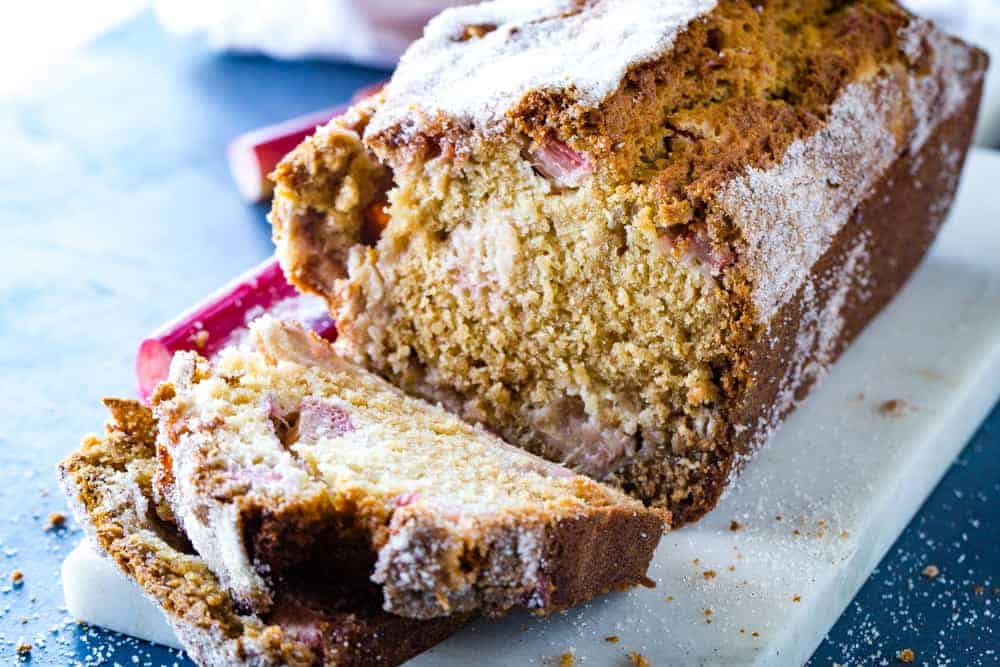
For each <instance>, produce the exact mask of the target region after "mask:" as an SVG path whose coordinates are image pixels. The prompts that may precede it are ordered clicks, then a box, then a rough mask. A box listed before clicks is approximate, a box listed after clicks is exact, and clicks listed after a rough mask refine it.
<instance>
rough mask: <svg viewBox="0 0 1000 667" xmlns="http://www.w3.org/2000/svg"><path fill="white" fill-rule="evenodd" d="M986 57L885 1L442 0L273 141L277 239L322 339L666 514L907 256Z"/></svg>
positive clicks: (915, 251) (934, 200) (956, 160)
mask: <svg viewBox="0 0 1000 667" xmlns="http://www.w3.org/2000/svg"><path fill="white" fill-rule="evenodd" d="M986 63H987V58H986V55H985V54H984V53H983V52H981V51H979V50H977V49H975V48H973V47H970V46H968V45H966V44H964V43H962V42H960V41H958V40H955V39H952V38H950V37H947V36H946V35H944V34H942V33H941V32H940V31H938V30H937V29H935V28H934V27H933V26H932V25H930V24H929V23H927V22H925V21H922V20H920V19H917V18H914V17H912V16H911V15H909V14H908V13H907V12H906V11H904V10H903V9H902V8H900V7H899V6H898V4H897V3H895V2H891V1H889V0H845V1H838V2H829V1H828V0H795V1H779V2H767V3H753V2H745V1H743V0H718V1H714V0H679V1H676V2H662V1H660V0H601V1H599V2H598V1H596V0H580V1H569V0H544V1H541V2H535V3H522V2H517V3H504V2H488V3H484V4H481V5H475V6H470V7H463V8H460V9H455V10H452V11H448V12H445V13H443V14H442V15H441V16H440V17H438V18H437V19H435V20H433V21H432V22H431V23H430V24H429V26H428V27H427V30H426V32H425V35H424V37H423V39H421V40H420V41H418V42H417V43H416V44H414V45H413V46H412V47H411V48H410V49H409V51H408V52H407V54H406V55H405V56H404V57H403V59H402V61H401V63H400V65H399V68H398V69H397V70H396V73H395V74H394V76H393V78H392V81H391V82H390V83H389V84H388V86H387V87H386V88H385V89H384V92H383V94H382V95H381V96H380V97H376V98H373V99H371V100H367V101H365V102H363V103H361V105H359V106H358V107H356V108H355V109H354V111H352V112H351V113H350V114H349V115H348V116H347V117H345V118H344V119H339V120H336V121H334V122H332V123H331V124H330V125H329V126H328V127H326V128H323V129H320V130H319V131H318V132H317V133H316V135H315V136H314V137H312V138H311V139H308V140H306V141H305V142H304V143H303V144H302V145H301V146H300V147H299V148H298V149H297V150H296V151H294V152H293V153H292V154H291V155H290V156H288V157H287V158H286V160H285V161H284V162H283V163H282V164H281V165H280V166H279V167H278V169H277V171H276V173H275V178H276V182H277V185H276V197H275V201H274V207H273V210H272V213H271V220H272V223H273V225H274V238H275V241H276V243H277V245H278V255H279V258H280V260H281V262H282V266H283V267H284V269H285V271H286V274H287V275H288V277H289V278H290V280H292V281H293V282H295V284H296V285H297V286H298V287H299V288H301V289H303V290H305V291H309V292H313V293H316V294H319V295H321V296H323V297H325V298H326V299H327V301H328V303H329V304H330V308H331V311H332V314H333V317H334V319H335V320H336V321H337V326H338V330H339V338H338V340H337V343H336V345H337V348H338V351H339V352H340V353H341V354H342V355H343V356H345V357H346V358H349V359H351V360H353V361H355V362H357V363H359V364H362V365H364V366H365V367H367V368H369V369H371V370H373V371H374V372H377V373H379V374H380V375H382V376H383V377H386V378H388V379H390V380H391V381H392V382H393V383H394V384H396V385H398V386H400V387H402V388H403V389H405V390H406V391H407V392H410V393H413V394H417V395H421V396H423V397H425V398H427V399H429V400H432V401H440V402H441V403H443V404H444V405H446V406H447V407H448V408H449V409H451V410H453V411H455V412H456V413H458V414H460V415H461V416H463V417H464V418H466V419H468V420H472V421H475V422H478V423H481V424H484V425H485V426H486V427H487V428H489V429H491V430H492V431H495V432H496V433H498V434H500V435H501V437H503V438H504V439H505V440H507V441H508V442H510V443H512V444H515V445H518V446H521V447H523V448H525V449H527V450H529V451H532V452H534V453H537V454H540V455H542V456H544V457H546V458H548V459H550V460H553V461H557V462H561V463H564V464H565V465H567V466H568V467H570V468H572V469H573V470H575V471H577V472H581V473H585V474H587V475H590V476H592V477H593V478H595V479H598V480H602V481H607V482H610V483H613V484H616V485H618V486H619V487H620V488H622V489H624V490H625V491H627V492H628V493H630V494H632V495H633V496H635V497H637V498H640V499H642V500H643V501H645V502H647V503H650V504H652V505H655V506H659V507H665V508H667V509H669V510H670V511H671V512H672V513H673V516H674V522H675V525H679V524H680V523H683V522H686V521H691V520H694V519H697V518H698V517H700V516H701V515H703V514H704V513H705V512H706V511H708V510H709V509H711V508H712V507H713V506H714V505H715V503H716V502H717V500H718V498H719V496H720V494H721V493H722V492H723V490H724V489H725V488H726V487H727V485H728V484H729V483H730V482H731V481H732V479H733V477H734V473H735V472H736V471H737V469H738V468H739V466H740V464H741V463H742V462H743V461H745V460H746V459H747V458H748V457H749V456H750V455H751V454H752V453H753V452H754V451H756V449H757V448H759V446H760V445H762V444H763V443H764V442H765V441H766V440H767V439H768V437H769V435H770V433H771V432H772V431H773V430H774V429H775V428H776V427H777V425H778V424H779V423H780V421H781V419H782V418H783V417H784V415H785V414H787V413H788V412H789V411H790V410H791V409H792V408H793V407H794V405H795V404H796V403H797V402H798V401H800V400H802V399H803V398H804V397H805V395H806V393H807V392H808V390H809V388H810V387H811V386H812V385H813V383H814V382H815V381H816V380H817V379H818V378H819V377H821V376H822V375H823V373H824V371H825V369H826V368H827V367H829V365H830V364H831V363H832V362H833V361H834V360H835V359H836V358H837V356H838V355H839V354H840V352H841V351H842V350H843V349H844V347H845V346H846V345H847V344H848V343H849V342H850V341H851V340H852V338H853V337H854V336H856V335H857V333H858V332H859V331H860V330H861V329H862V328H863V327H864V325H865V323H866V322H867V321H868V320H869V319H870V318H872V317H873V316H874V315H875V314H876V313H878V312H879V310H880V309H881V308H882V307H883V306H884V305H885V304H886V303H887V302H888V301H889V299H890V298H891V297H892V296H893V295H894V294H895V292H896V291H897V290H898V289H899V288H900V287H901V286H902V284H903V283H904V282H905V280H906V278H907V277H908V276H909V275H910V273H911V271H912V270H913V269H914V268H915V267H916V265H917V264H918V262H919V261H920V259H921V257H922V256H923V254H924V252H925V251H926V249H927V247H928V245H929V244H930V242H931V240H932V239H933V238H934V235H935V233H936V232H937V229H938V228H939V226H940V224H941V223H942V221H943V220H944V216H945V214H946V213H947V211H948V208H949V206H950V203H951V201H952V197H953V195H954V193H955V189H956V186H957V183H958V176H959V174H960V172H961V167H962V163H963V160H964V157H965V153H966V149H967V147H968V144H969V139H970V133H971V130H972V127H973V125H974V123H975V116H976V109H977V106H978V100H979V94H980V88H981V83H982V74H983V71H984V69H985V67H986ZM386 184H390V185H389V186H387V185H386ZM372 220H375V221H381V222H380V225H379V226H381V225H382V224H385V222H386V220H387V221H388V222H387V226H385V228H384V230H383V231H381V233H380V234H377V235H374V236H373V235H372V233H371V230H372V229H373V228H374V226H373V225H372V224H371V221H372ZM366 230H368V231H366Z"/></svg>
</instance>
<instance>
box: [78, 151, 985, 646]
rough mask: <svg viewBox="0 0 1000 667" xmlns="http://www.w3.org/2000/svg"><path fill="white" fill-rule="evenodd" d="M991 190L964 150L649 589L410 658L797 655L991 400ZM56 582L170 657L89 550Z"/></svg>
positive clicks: (979, 158) (509, 624)
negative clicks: (860, 311)
mask: <svg viewBox="0 0 1000 667" xmlns="http://www.w3.org/2000/svg"><path fill="white" fill-rule="evenodd" d="M998 186H1000V153H993V152H990V151H985V150H977V151H976V152H975V153H974V154H973V155H972V156H971V158H970V163H969V165H968V167H967V170H966V175H965V180H964V182H963V185H962V189H961V192H960V195H959V202H958V204H957V206H956V208H955V210H954V211H953V213H952V216H951V220H950V221H949V222H948V224H947V225H946V226H945V228H944V230H943V231H942V233H941V236H940V238H939V239H938V241H937V242H936V243H935V245H934V247H933V250H932V252H931V254H930V256H929V258H928V259H927V261H925V262H924V264H923V265H922V266H921V267H920V269H919V270H918V272H917V273H916V275H915V276H914V278H913V279H912V280H911V281H910V283H909V284H908V285H907V286H906V288H905V289H904V290H903V291H902V292H901V293H900V295H899V296H898V297H897V298H896V300H895V301H894V302H893V303H892V304H891V305H890V306H889V307H888V308H887V309H886V310H885V311H884V312H883V313H882V314H881V315H880V316H879V317H878V318H877V319H876V320H875V321H874V322H873V323H872V324H871V325H870V326H869V327H868V329H867V330H866V331H865V332H864V333H863V334H862V335H861V336H860V337H859V339H858V340H857V341H856V342H855V343H854V344H853V345H852V346H851V347H850V349H848V350H847V352H846V353H845V354H844V356H843V358H842V359H841V360H840V361H839V362H838V363H837V364H836V365H835V367H834V368H833V369H832V371H831V372H830V374H829V375H828V376H827V378H826V379H825V380H824V381H823V382H822V384H821V385H820V386H819V387H818V388H817V389H816V390H815V391H814V392H813V393H812V395H811V396H810V397H809V398H808V400H807V401H806V402H805V403H804V404H803V405H802V406H801V407H800V408H799V409H798V410H797V411H796V412H795V413H794V414H793V415H792V416H791V417H790V418H789V419H788V420H787V421H786V422H785V424H784V425H783V426H782V427H781V429H780V430H779V431H778V432H777V434H776V435H775V437H774V438H773V440H772V441H771V443H770V444H769V446H768V447H766V448H765V449H764V450H763V451H762V452H761V453H760V455H758V456H757V457H756V458H755V459H754V460H753V461H752V462H751V463H750V464H749V465H748V466H747V468H746V470H745V472H744V474H743V476H742V477H741V478H740V480H739V482H738V483H737V485H736V487H735V488H734V489H733V491H732V492H731V493H729V494H728V495H727V496H726V497H725V498H724V499H723V500H722V502H721V503H720V504H719V506H718V507H717V508H716V510H715V511H714V512H713V513H712V514H711V515H710V516H709V517H707V518H706V519H705V520H703V521H701V522H700V523H698V524H697V525H694V526H688V527H686V528H684V529H681V530H678V531H676V532H673V533H671V534H669V535H667V536H666V537H665V538H664V539H663V542H662V543H661V545H660V547H659V549H658V551H657V553H656V557H655V559H654V561H653V564H652V567H651V569H650V577H651V578H652V579H653V580H654V581H656V582H657V586H656V588H653V589H638V590H635V591H631V592H629V593H625V594H617V595H608V596H605V597H603V598H601V599H599V600H597V601H595V602H593V603H591V604H588V605H585V606H584V607H582V608H579V609H575V610H572V611H570V612H568V613H565V614H558V615H555V616H553V617H550V618H547V619H538V618H535V617H532V616H529V615H527V614H515V615H513V616H510V617H508V618H507V619H505V620H503V621H499V622H485V621H483V622H478V623H475V624H473V625H472V626H470V627H468V628H467V629H465V630H464V631H462V632H461V633H460V634H458V635H457V636H455V637H453V638H452V639H450V640H448V641H446V642H444V643H443V644H441V645H439V646H438V647H436V648H434V649H433V650H431V651H429V652H427V653H425V654H423V655H422V656H420V657H418V658H416V659H415V660H413V661H412V664H413V665H415V666H424V665H426V666H431V665H435V666H450V665H455V666H459V665H461V666H465V665H470V664H487V663H488V664H498V665H501V664H503V665H513V664H550V662H551V661H556V662H557V661H558V657H559V656H560V655H561V654H563V653H564V652H567V651H572V652H573V654H574V656H575V661H576V663H577V664H583V665H587V664H592V665H611V664H615V665H619V664H623V661H624V660H625V659H626V655H627V654H628V653H629V652H632V651H637V652H639V653H640V654H642V655H644V656H645V657H646V658H648V659H649V660H650V661H651V663H652V664H654V665H658V666H660V665H693V664H716V665H737V664H740V665H742V664H748V665H749V664H752V665H778V664H780V665H790V664H800V663H804V662H805V661H806V660H808V658H809V656H810V655H811V654H812V652H813V651H814V650H815V648H816V647H817V646H818V644H819V642H820V641H821V640H822V638H823V636H824V635H825V634H826V632H827V631H828V630H829V629H830V627H831V626H832V625H833V623H834V622H835V621H836V620H837V617H838V616H839V615H840V614H841V612H842V611H843V610H844V608H845V607H846V606H847V604H848V603H849V602H850V600H851V599H852V598H853V596H854V595H855V593H856V592H857V591H858V589H859V588H860V587H861V585H862V584H863V583H864V581H865V580H866V579H867V577H868V575H869V574H870V573H871V571H872V569H873V568H874V567H875V566H876V565H877V564H878V562H879V560H880V559H881V558H882V556H883V555H884V554H885V553H886V551H887V550H888V548H889V547H890V546H891V545H892V543H893V542H894V541H895V540H896V538H897V537H898V536H899V534H900V532H901V531H902V530H903V528H904V527H905V526H906V524H907V523H908V522H909V520H910V518H911V517H912V516H913V514H914V513H915V512H916V510H917V509H918V508H919V506H920V505H921V503H922V502H923V500H924V499H925V498H926V497H927V495H928V494H929V493H930V491H931V490H932V489H933V487H934V485H935V484H936V483H937V481H938V480H939V479H940V477H941V476H942V475H943V474H944V472H945V470H946V469H947V468H948V465H949V464H950V463H951V462H952V460H953V459H954V458H955V456H956V455H957V454H958V452H959V451H960V450H961V449H962V447H963V445H964V444H965V443H966V442H967V441H968V439H969V437H970V436H971V435H972V434H973V432H974V431H975V429H976V427H977V426H978V424H979V423H980V422H981V421H982V419H983V417H984V416H985V415H986V414H987V413H988V411H989V409H990V408H991V407H992V405H993V404H994V402H995V401H996V399H997V396H998V394H1000V196H998V194H997V188H998ZM888 401H892V402H894V403H886V402H888ZM778 517H780V519H779V518H778ZM733 521H736V522H738V523H739V524H740V529H739V530H735V531H734V530H731V529H730V528H731V522H733ZM63 581H64V587H65V592H66V604H67V608H68V610H69V612H70V613H71V614H73V615H75V616H77V617H79V618H81V619H83V620H85V621H87V622H90V623H93V624H96V625H102V626H105V627H108V628H111V629H114V630H118V631H121V632H124V633H127V634H132V635H135V636H138V637H142V638H148V639H152V640H155V641H158V642H161V643H166V644H168V645H174V643H173V640H172V637H171V635H170V631H169V629H168V628H166V626H165V624H164V621H163V619H162V618H161V617H160V615H159V612H158V611H157V610H156V608H155V607H153V605H152V604H151V603H149V602H147V601H145V600H144V599H143V598H142V597H141V595H140V594H139V593H138V592H137V590H136V589H135V588H134V587H132V586H131V584H129V583H128V582H125V581H122V580H121V579H120V578H119V575H118V574H117V572H116V571H115V570H114V569H113V568H112V566H111V565H109V564H107V563H106V562H105V561H104V560H103V559H100V558H99V557H97V556H95V555H94V554H93V553H92V552H90V551H89V548H87V547H81V548H80V549H78V550H77V551H75V552H74V553H73V554H71V555H70V557H69V558H67V560H66V562H65V564H64V567H63ZM709 621H710V622H709ZM612 635H614V636H617V637H619V641H618V642H616V643H612V642H608V641H606V640H605V638H606V637H608V636H612Z"/></svg>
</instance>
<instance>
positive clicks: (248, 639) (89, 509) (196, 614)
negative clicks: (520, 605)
mask: <svg viewBox="0 0 1000 667" xmlns="http://www.w3.org/2000/svg"><path fill="white" fill-rule="evenodd" d="M105 404H106V405H107V407H108V408H109V409H110V411H111V417H112V418H111V420H110V421H109V422H108V425H107V430H106V433H105V434H104V436H103V437H97V436H89V437H87V438H84V441H83V444H82V445H81V447H80V449H79V450H78V451H77V452H75V453H74V454H72V455H71V456H69V457H68V458H67V459H66V460H65V461H63V462H62V463H61V464H60V466H59V471H60V475H61V480H62V486H63V489H64V490H65V492H66V496H67V498H68V499H69V501H70V504H71V506H72V507H73V510H74V513H75V515H76V518H77V520H78V521H79V523H80V524H81V525H82V526H84V528H85V529H86V531H87V533H88V536H89V537H90V539H92V540H93V541H94V543H95V545H96V546H97V547H98V548H99V549H100V550H101V551H102V552H103V553H104V554H106V555H107V556H108V557H109V558H110V559H111V560H112V561H113V562H114V563H115V565H116V566H117V567H118V569H119V570H121V572H122V573H123V574H124V575H125V576H127V577H128V578H129V579H131V580H133V581H134V582H135V583H136V584H137V585H138V586H139V587H140V589H141V590H142V591H143V593H144V594H145V595H147V596H148V597H149V598H150V599H151V600H153V602H155V603H156V604H157V605H158V606H159V607H160V608H161V609H162V610H163V613H164V615H165V616H166V618H167V621H168V622H169V623H170V625H171V627H172V628H173V630H174V633H175V634H176V636H177V638H178V639H179V640H180V642H181V643H182V644H183V645H184V647H185V649H186V650H187V652H188V655H190V656H191V658H192V659H194V660H195V661H196V662H197V663H198V664H199V665H203V666H206V667H208V666H211V667H235V666H239V665H245V666H247V667H307V666H308V667H314V666H318V665H331V666H333V665H336V666H338V667H348V666H356V667H361V666H370V665H397V664H399V663H401V662H404V661H405V660H407V659H409V658H411V657H413V656H414V655H416V654H417V653H420V652H421V651H423V650H425V649H427V648H429V647H430V646H433V645H434V644H436V643H438V642H440V641H442V640H443V639H444V638H445V637H447V636H449V635H450V634H452V633H453V632H454V631H456V630H457V629H458V628H460V627H461V626H462V625H463V624H464V623H465V622H466V621H467V620H468V617H467V616H465V615H461V614H456V615H454V616H450V617H447V618H437V619H432V620H427V621H417V620H413V619H408V618H403V617H400V616H394V615H392V614H388V613H386V612H384V611H382V609H381V608H380V607H381V593H380V592H379V590H378V588H377V587H376V586H374V585H373V584H369V585H365V581H364V580H363V579H360V580H353V581H352V582H330V581H326V582H320V581H318V580H316V579H314V578H312V577H310V576H309V573H300V574H298V575H297V576H293V577H289V578H288V579H287V581H286V582H285V586H284V587H283V589H282V591H281V593H280V594H279V595H278V597H277V599H276V600H275V602H274V604H273V605H272V608H271V609H270V611H268V612H267V613H266V614H252V613H245V612H242V611H240V610H239V609H238V608H237V607H236V606H234V604H233V602H232V601H231V598H230V595H229V591H228V590H226V588H225V587H224V586H223V585H222V584H221V583H220V581H219V579H218V578H217V577H216V576H215V575H214V574H213V573H212V572H211V570H210V569H209V567H208V565H207V564H206V563H205V560H204V559H202V558H201V557H200V556H198V555H197V554H196V553H194V551H193V550H192V549H191V546H190V544H189V543H188V541H187V539H186V538H185V537H184V535H183V533H182V532H181V531H179V530H178V528H177V526H176V525H174V524H172V523H170V522H166V521H163V520H161V519H160V518H159V517H158V515H157V512H156V511H155V500H154V497H153V493H152V481H153V477H154V476H155V474H156V468H157V464H156V458H155V448H154V442H155V438H156V431H157V426H156V422H155V421H154V419H153V415H152V413H151V412H150V410H149V408H147V407H145V406H144V405H142V404H141V403H139V402H137V401H130V400H121V399H106V400H105Z"/></svg>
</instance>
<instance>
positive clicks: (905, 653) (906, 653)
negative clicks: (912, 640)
mask: <svg viewBox="0 0 1000 667" xmlns="http://www.w3.org/2000/svg"><path fill="white" fill-rule="evenodd" d="M914 657H916V656H915V655H914V654H913V649H912V648H904V649H903V650H902V651H900V652H899V653H897V654H896V660H899V661H900V662H906V663H910V662H913V658H914Z"/></svg>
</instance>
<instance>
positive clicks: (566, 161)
mask: <svg viewBox="0 0 1000 667" xmlns="http://www.w3.org/2000/svg"><path fill="white" fill-rule="evenodd" d="M531 158H532V161H531V163H532V165H533V166H534V167H535V169H537V170H538V171H539V172H540V173H541V174H542V176H545V177H546V178H548V179H549V180H551V181H552V182H553V183H554V184H556V185H557V186H559V187H567V188H575V187H578V186H579V185H580V184H581V183H582V182H583V179H585V178H586V177H587V176H589V175H590V174H592V173H593V171H594V166H593V165H592V164H591V162H590V158H589V157H588V156H587V155H586V154H584V153H581V152H579V151H576V150H573V149H572V148H570V147H569V146H568V145H567V144H565V143H564V142H562V141H559V140H558V139H549V140H548V141H546V142H545V145H544V146H542V147H541V148H539V149H538V150H536V151H535V152H534V153H532V155H531Z"/></svg>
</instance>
